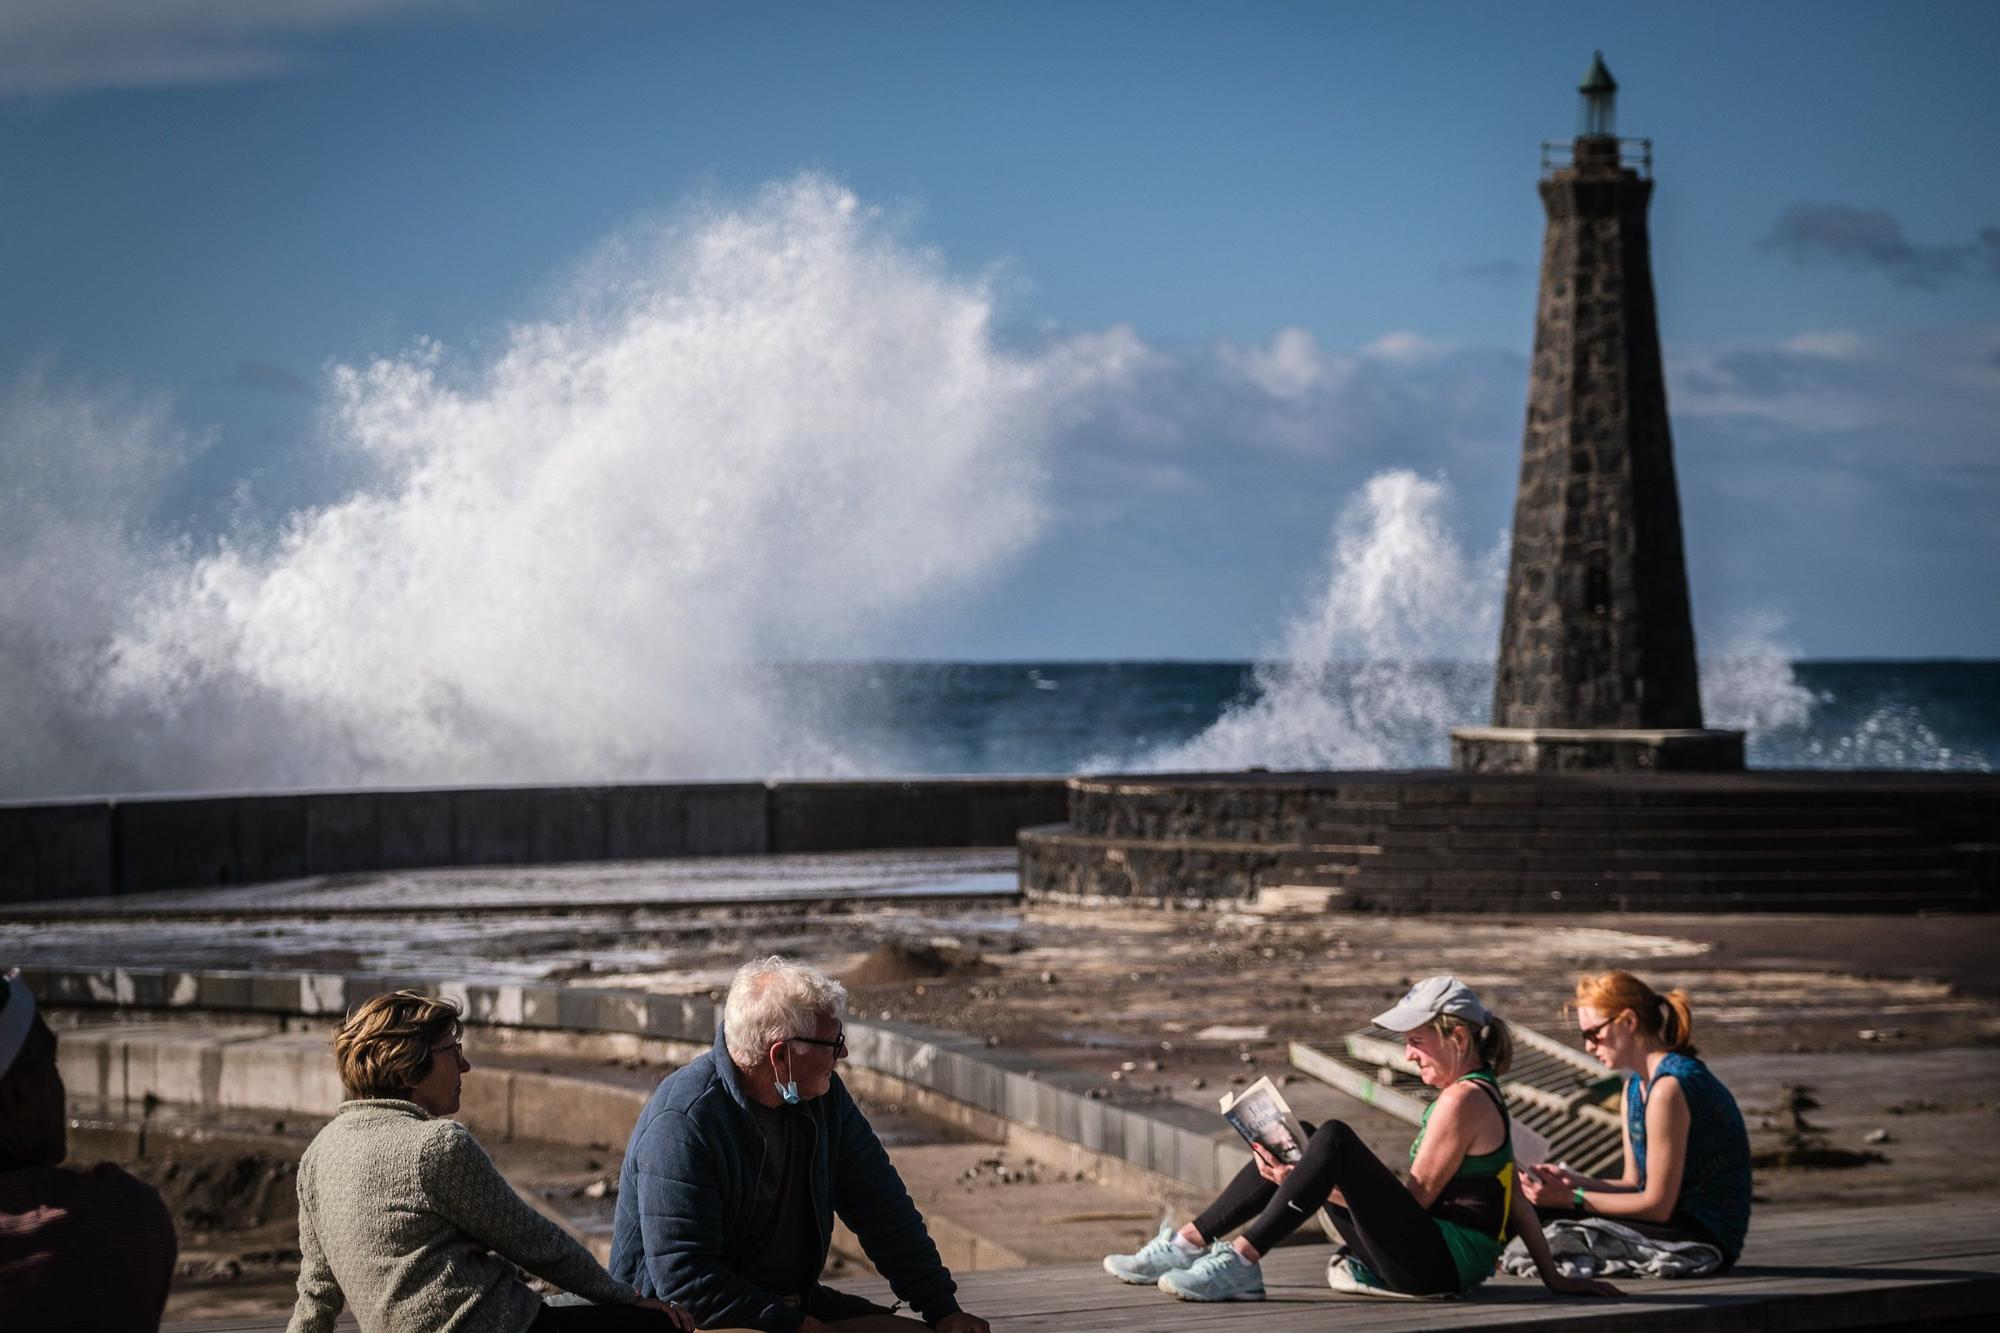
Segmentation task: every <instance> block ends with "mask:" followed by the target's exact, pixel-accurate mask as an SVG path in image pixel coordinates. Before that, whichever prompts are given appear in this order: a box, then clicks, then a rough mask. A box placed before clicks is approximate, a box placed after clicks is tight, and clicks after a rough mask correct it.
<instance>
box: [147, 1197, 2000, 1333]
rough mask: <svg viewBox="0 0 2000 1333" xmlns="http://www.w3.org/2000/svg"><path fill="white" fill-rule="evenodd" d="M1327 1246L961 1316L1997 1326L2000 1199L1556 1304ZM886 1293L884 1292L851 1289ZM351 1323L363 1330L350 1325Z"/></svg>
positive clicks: (967, 1279)
mask: <svg viewBox="0 0 2000 1333" xmlns="http://www.w3.org/2000/svg"><path fill="white" fill-rule="evenodd" d="M1330 1252H1331V1251H1330V1247H1329V1246H1327V1245H1324V1244H1318V1245H1298V1246H1286V1247H1283V1248H1281V1249H1279V1250H1278V1251H1277V1252H1276V1253H1274V1254H1272V1255H1270V1256H1268V1257H1267V1258H1266V1259H1265V1261H1264V1281H1265V1285H1266V1289H1267V1292H1268V1296H1267V1299H1266V1300H1264V1301H1263V1302H1261V1303H1257V1304H1250V1303H1237V1304H1229V1305H1192V1304H1186V1303H1183V1302H1180V1301H1176V1300H1173V1299H1171V1298H1169V1297H1167V1296H1166V1295H1164V1294H1162V1293H1160V1292H1158V1291H1155V1290H1153V1289H1151V1288H1146V1287H1129V1286H1124V1285H1122V1284H1120V1283H1118V1282H1115V1281H1113V1280H1112V1279H1111V1278H1110V1277H1108V1276H1107V1275H1106V1274H1105V1273H1104V1271H1103V1269H1102V1268H1100V1267H1099V1266H1098V1265H1097V1263H1096V1262H1094V1261H1093V1262H1090V1263H1083V1264H1076V1265H1069V1266H1064V1267H1053V1268H1020V1269H1012V1270H1005V1271H997V1272H987V1273H969V1274H966V1275H964V1276H963V1277H962V1278H961V1279H960V1281H959V1288H960V1291H959V1295H960V1299H961V1301H962V1302H963V1303H964V1305H965V1308H966V1309H968V1310H971V1311H973V1312H974V1313H976V1314H979V1315H981V1316H983V1317H984V1318H986V1319H987V1320H989V1321H990V1322H991V1323H992V1325H993V1327H994V1328H995V1329H998V1330H1009V1331H1011V1330H1017V1329H1018V1330H1023V1333H1026V1330H1037V1329H1040V1330H1055V1329H1061V1330H1065V1333H1127V1331H1133V1333H1137V1331H1139V1330H1144V1331H1145V1333H1183V1331H1186V1333H1197V1331H1203V1333H1205V1331H1207V1330H1214V1333H1223V1330H1230V1333H1294V1331H1295V1330H1297V1331H1300V1333H1303V1331H1304V1330H1313V1331H1314V1333H1323V1331H1324V1330H1326V1329H1331V1328H1339V1329H1343V1330H1345V1329H1360V1330H1370V1331H1371V1333H1372V1331H1375V1330H1381V1331H1383V1333H1387V1331H1389V1330H1402V1329H1418V1328H1481V1329H1521V1330H1539V1329H1542V1328H1544V1327H1545V1326H1547V1325H1552V1324H1560V1325H1562V1327H1563V1328H1564V1330H1572V1329H1574V1330H1583V1329H1624V1328H1632V1327H1638V1326H1642V1325H1643V1326H1647V1327H1652V1328H1658V1329H1663V1330H1664V1329H1695V1330H1717V1331H1718V1333H1748V1331H1751V1330H1755V1331H1757V1333H1763V1331H1765V1330H1772V1331H1775V1330H1794V1329H1852V1328H1893V1327H1909V1328H1915V1327H1965V1328H1982V1327H1983V1328H1992V1327H1996V1326H2000V1201H1995V1200H1984V1199H1982V1200H1962V1201H1957V1202H1949V1203H1938V1204H1926V1205H1922V1206H1918V1207H1898V1208H1850V1209H1839V1210H1832V1211H1825V1212H1799V1213H1793V1214H1789V1215H1786V1216H1781V1217H1774V1218H1771V1219H1769V1220H1768V1221H1761V1222H1759V1223H1758V1225H1757V1226H1756V1228H1755V1229H1754V1230H1753V1232H1752V1234H1751V1240H1750V1245H1749V1248H1748V1249H1747V1250H1746V1252H1745V1254H1744V1257H1743V1262H1742V1263H1741V1264H1739V1265H1738V1266H1737V1268H1736V1269H1735V1271H1734V1272H1732V1273H1730V1274H1729V1275H1728V1276H1726V1277H1721V1278H1712V1279H1706V1280H1701V1281H1692V1282H1658V1281H1627V1282H1624V1283H1621V1284H1620V1285H1621V1286H1622V1287H1623V1288H1624V1290H1625V1291H1626V1293H1627V1294H1626V1296H1625V1298H1624V1299H1622V1300H1615V1301H1614V1300H1601V1299H1592V1298H1585V1297H1555V1296H1551V1295H1550V1294H1549V1293H1548V1292H1547V1291H1546V1290H1545V1289H1544V1288H1543V1287H1542V1286H1541V1284H1540V1283H1539V1282H1536V1281H1534V1280H1533V1279H1519V1278H1496V1279H1494V1280H1493V1281H1491V1282H1488V1283H1487V1284H1486V1285H1485V1286H1483V1287H1481V1288H1480V1289H1479V1291H1478V1292H1476V1293H1475V1294H1474V1295H1472V1296H1470V1297H1468V1298H1465V1299H1462V1300H1455V1301H1443V1302H1414V1301H1382V1300H1371V1299H1368V1298H1365V1297H1344V1296H1339V1295H1336V1294H1335V1293H1334V1292H1332V1291H1330V1290H1328V1289H1327V1287H1326V1286H1325V1284H1324V1282H1323V1281H1322V1280H1321V1274H1322V1272H1323V1271H1324V1269H1325V1266H1326V1257H1327V1255H1328V1254H1329V1253H1330ZM850 1285H852V1286H853V1289H855V1290H858V1291H862V1292H864V1293H866V1294H868V1295H871V1296H875V1297H878V1298H880V1299H885V1300H886V1299H887V1295H886V1290H887V1289H886V1286H885V1285H884V1284H882V1283H879V1282H869V1283H864V1284H850ZM341 1326H342V1327H343V1328H352V1327H353V1325H352V1323H351V1322H350V1321H349V1320H348V1319H346V1318H343V1319H342V1321H341ZM165 1327H166V1329H167V1330H169V1331H170V1333H252V1330H255V1331H257V1333H263V1331H264V1330H277V1329H282V1328H283V1327H284V1324H283V1321H282V1320H242V1319H225V1320H215V1321H201V1322H194V1323H174V1324H168V1325H166V1326H165Z"/></svg>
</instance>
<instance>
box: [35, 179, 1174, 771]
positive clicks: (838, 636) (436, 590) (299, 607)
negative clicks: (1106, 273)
mask: <svg viewBox="0 0 2000 1333" xmlns="http://www.w3.org/2000/svg"><path fill="white" fill-rule="evenodd" d="M992 317H993V304H992V299H991V296H990V294H989V291H988V289H987V286H986V285H985V284H984V283H982V282H978V281H967V280H963V279H959V278H954V277H953V276H951V275H949V274H947V273H945V272H944V271H943V270H942V266H941V265H940V263H939V262H938V261H937V260H936V258H935V257H934V256H931V255H929V254H927V253H924V252H921V251H919V250H916V249H914V248H913V247H911V246H910V245H908V244H907V243H906V242H904V241H902V240H901V238H900V237H899V236H898V235H897V234H896V233H895V230H894V228H892V227H890V226H889V225H887V224H886V223H885V222H884V221H883V220H882V218H881V217H879V216H878V215H876V214H875V213H873V212H872V211H870V210H868V209H865V208H863V207H861V206H860V205H859V204H858V203H857V202H856V200H855V198H854V197H853V196H852V195H851V194H849V193H847V192H846V191H844V190H842V189H840V188H838V187H837V186H835V185H833V184H831V183H830V182H828V181H826V180H824V179H821V178H818V177H813V176H807V177H803V178H800V179H798V180H795V181H792V182H790V183H788V184H785V185H782V186H776V187H772V188H770V189H768V190H766V191H765V192H764V193H763V194H762V195H761V196H760V197H759V198H758V199H757V200H756V201H755V202H754V203H753V204H751V205H749V206H747V207H743V208H738V209H723V210H715V211H711V212H708V213H705V214H702V215H700V216H696V217H693V218H691V219H689V220H686V221H684V222H682V223H680V224H677V225H674V226H669V227H663V228H659V229H657V230H654V231H652V232H649V233H646V234H641V235H635V236H630V237H626V238H624V239H622V240H621V241H620V242H619V243H618V244H616V245H613V246H607V247H606V248H605V250H604V252H603V253H602V254H601V255H599V256H598V257H597V258H596V259H595V260H594V261H593V262H592V263H591V264H589V265H587V266H586V267H585V268H584V270H583V271H582V272H581V274H580V275H579V277H578V278H577V280H576V281H575V283H574V284H573V290H572V291H571V292H570V294H569V299H568V301H567V302H566V304H565V308H564V309H563V310H562V311H561V312H560V313H559V314H558V315H557V316H555V317H553V318H550V319H548V320H546V321H543V322H539V323H533V324H527V325H523V326H520V327H517V328H515V329H513V330H512V332H511V337H510V339H509V342H508V345H507V347H506V349H505V351H504V352H503V353H502V354H501V355H499V356H498V357H497V358H496V359H494V360H493V361H492V362H491V363H490V364H486V365H483V366H470V367H467V366H461V365H459V364H457V363H455V362H454V361H453V360H452V359H451V358H450V357H448V356H447V355H446V354H445V352H444V351H443V349H441V348H439V347H436V346H434V345H423V346H419V347H418V348H416V349H415V350H413V351H412V352H411V353H410V354H408V355H404V356H400V357H396V358H390V359H384V360H380V361H377V362H375V363H373V364H370V365H365V366H359V367H352V368H342V369H340V370H338V371H337V372H335V375H334V384H333V388H334V407H333V410H332V414H331V418H330V422H329V435H330V437H331V440H332V442H333V444H334V445H335V446H336V447H339V448H343V449H346V450H349V451H351V452H352V453H353V454H354V455H355V456H356V457H357V458H358V460H359V461H360V462H361V464H362V465H363V467H364V469H365V471H366V474H367V480H366V482H365V483H364V484H362V485H360V486H359V487H358V488H357V489H355V490H354V491H353V492H352V493H351V494H349V495H347V496H346V497H345V498H343V499H341V500H339V501H338V502H336V503H333V504H329V505H327V506H325V507H323V508H319V509H316V510H312V511H310V512H303V513H298V514H295V515H293V516H291V517H290V519H289V520H288V521H287V522H286V523H285V524H284V525H283V527H282V529H281V530H280V531H279V532H277V533H276V534H275V535H267V536H263V537H242V536H239V537H237V538H235V539H233V540H231V541H228V542H225V543H224V544H222V545H221V547H220V548H219V549H215V550H212V551H211V552H209V553H208V554H206V555H203V556H201V557H200V558H194V557H192V556H190V555H188V554H187V553H185V552H183V551H180V550H179V549H178V548H173V547H170V546H169V547H158V546H156V547H155V548H153V549H151V550H149V551H147V552H145V553H144V554H143V558H135V557H134V554H133V550H132V546H131V540H130V537H129V534H127V533H125V532H124V531H123V530H122V529H121V528H120V526H119V521H118V519H117V517H116V516H115V515H113V516H110V517H106V518H104V519H103V520H102V521H101V522H99V523H97V524H96V526H95V527H94V528H93V529H92V530H91V531H90V532H88V533H85V534H82V535H81V537H80V539H79V540H71V539H70V538H69V537H68V536H66V535H65V534H63V533H62V532H60V531H53V530H52V529H51V528H50V526H49V524H43V525H42V527H41V528H38V529H36V530H34V531H30V532H27V533H26V534H25V536H23V535H19V534H15V535H14V536H13V537H10V540H18V541H19V543H20V545H21V546H22V547H23V548H24V549H25V550H26V551H28V552H29V553H31V554H32V553H33V552H36V551H39V552H40V553H41V554H42V555H43V556H45V557H46V558H47V561H48V563H49V564H50V565H51V566H61V565H63V564H64V562H65V561H74V560H77V559H78V557H79V552H82V553H83V555H84V556H85V557H86V558H87V563H86V565H85V566H84V567H83V568H81V569H80V570H79V571H77V572H75V573H73V575H70V576H66V582H65V584H64V586H63V587H62V588H58V589H55V590H52V591H41V590H37V589H36V588H35V587H34V586H33V585H32V583H31V582H29V581H27V580H23V579H10V580H9V581H8V586H9V588H10V589H11V591H10V594H9V595H10V596H12V597H14V598H16V599H17V600H18V601H19V604H10V605H7V606H4V607H0V650H4V652H5V653H6V654H7V656H8V658H9V659H10V660H14V661H17V662H20V663H21V664H22V665H21V668H20V671H19V673H18V674H28V673H32V674H34V675H35V677H36V684H35V685H34V686H33V690H32V693H33V694H34V698H33V699H29V698H27V697H21V698H15V697H8V698H5V699H4V700H0V705H4V712H5V715H6V716H8V717H9V718H10V719H21V720H23V721H22V725H23V726H24V728H25V733H26V734H24V735H23V736H20V737H17V740H18V741H20V743H19V744H16V745H14V746H12V747H10V750H9V752H8V753H7V754H6V755H5V757H4V758H0V792H4V793H10V794H17V795H26V794H43V793H51V792H59V791H66V790H68V791H74V790H79V789H81V788H85V787H98V788H103V787H113V788H117V789H124V790H132V789H144V788H149V787H160V786H174V787H183V788H185V787H235V788H241V787H261V786H273V785H285V784H298V785H313V786H319V785H339V784H349V783H381V782H389V783H433V782H458V781H479V782H493V781H530V780H549V781H561V780H605V779H613V778H642V777H651V776H673V777H705V776H724V775H752V774H756V775H762V774H773V773H777V774H782V773H787V772H816V773H827V772H840V771H843V770H847V769H851V768H852V767H853V766H854V761H853V759H852V758H851V757H850V756H846V755H844V754H843V753H842V752H841V750H840V748H839V745H838V743H837V742H836V741H835V740H833V739H832V738H829V737H827V736H825V735H820V734H816V732H815V728H814V724H813V719H812V718H811V717H810V716H804V715H802V714H801V710H800V709H798V708H797V707H795V706H794V705H793V702H792V701H790V700H788V699H786V698H783V697H774V696H773V692H772V691H771V690H770V689H768V688H767V685H766V682H765V681H764V680H762V679H761V678H760V676H759V674H758V672H757V670H756V669H755V668H754V667H752V666H751V665H750V664H753V663H759V662H770V661H779V660H787V659H798V658H812V657H821V656H839V655H843V654H853V653H858V652H862V651H865V649H866V646H867V644H868V643H869V641H870V636H871V635H872V634H874V633H877V632H879V631H880V630H881V629H882V628H883V627H884V626H885V625H887V624H890V623H892V622H894V621H895V620H896V619H897V618H898V617H901V616H906V615H908V614H911V613H912V612H914V611H915V610H917V609H919V608H921V607H924V606H926V605H928V604H931V603H932V602H934V601H935V600H937V599H942V598H948V597H951V596H953V595H956V594H962V593H963V591H964V590H965V589H967V588H968V587H969V586H971V585H973V584H974V583H975V582H976V581H977V580H979V579H981V578H984V577H987V576H989V575H990V574H991V573H993V572H994V571H995V570H996V569H997V568H999V567H1001V566H1003V565H1004V563H1005V562H1006V560H1007V559H1008V558H1009V557H1010V556H1012V555H1013V554H1014V553H1016V552H1017V551H1018V550H1020V549H1021V548H1022V547H1023V546H1024V545H1025V544H1026V543H1028V542H1030V541H1032V540H1033V539H1034V537H1035V536H1036V534H1037V533H1038V532H1039V531H1040V529H1041V527H1042V525H1043V522H1044V518H1045V512H1046V506H1045V503H1044V499H1043V494H1042V488H1043V460H1044V454H1045V451H1046V449H1047V447H1048V444H1049V441H1050V439H1051V438H1052V437H1053V435H1054V434H1055V433H1056V431H1057V430H1058V429H1059V428H1060V427H1061V425H1062V424H1063V423H1064V422H1065V420H1066V419H1067V418H1068V414H1070V413H1071V412H1072V411H1074V410H1076V408H1077V404H1078V403H1079V402H1080V401H1081V400H1082V398H1084V397H1085V396H1086V395H1087V394H1088V393H1089V392H1090V391H1091V390H1092V389H1093V388H1094V387H1096V386H1099V385H1101V384H1104V383H1106V382H1109V381H1112V380H1115V379H1117V378H1118V376H1120V375H1121V374H1123V373H1124V372H1125V370H1126V369H1127V368H1128V367H1129V364H1130V362H1131V360H1132V358H1133V357H1134V356H1135V355H1136V353H1135V351H1134V348H1135V346H1136V339H1133V338H1131V337H1130V336H1129V335H1127V334H1121V333H1119V332H1116V331H1114V332H1112V333H1108V334H1101V335H1095V336H1091V337H1084V338H1077V339H1072V340H1068V341H1064V342H1059V343H1056V344H1054V345H1052V346H1049V347H1047V348H1044V349H1042V350H1040V351H1038V352H1035V353H1032V354H1009V353H1004V352H1002V351H1000V350H998V349H997V348H996V347H995V345H994V341H993V338H992ZM17 415H18V414H17ZM72 415H74V414H72ZM77 425H78V423H77V422H75V421H71V422H69V423H68V426H66V427H64V429H66V430H69V438H68V439H66V440H63V441H61V442H60V443H61V446H62V447H66V448H70V449H80V450H89V449H92V448H97V449H100V450H108V447H107V445H106V442H105V440H104V439H102V438H98V439H92V438H90V432H88V431H85V430H77V429H71V428H73V427H76V426H77ZM147 429H148V423H147V422H146V421H144V420H137V419H135V420H133V421H131V422H129V423H126V425H125V426H124V427H122V428H120V429H117V430H113V431H110V432H109V434H110V435H112V436H114V437H116V440H118V441H127V440H133V439H140V440H143V439H144V438H145V437H146V431H147ZM15 433H16V434H18V432H15ZM56 433H60V432H55V428H54V427H50V428H47V429H44V430H42V432H41V435H40V436H39V437H37V438H38V439H40V440H41V443H40V444H39V445H37V444H36V443H35V441H30V442H29V445H26V446H23V445H20V444H19V443H18V442H17V441H16V442H10V443H9V444H8V445H7V446H6V448H7V450H8V453H9V454H10V455H13V454H20V455H23V456H25V455H29V454H36V455H37V456H42V457H53V456H55V455H57V454H59V453H60V452H61V450H60V448H58V447H56V446H55V444H53V443H51V441H52V440H53V439H54V435H55V434H56ZM97 434H98V435H99V436H103V435H105V434H106V432H104V431H99V432H97ZM31 446H32V447H31ZM134 451H136V452H138V453H141V454H144V453H145V452H146V451H145V450H144V449H143V448H139V447H138V446H136V445H135V446H132V447H131V448H127V449H125V451H124V452H126V453H132V452H134ZM117 452H118V451H116V450H108V452H107V456H109V455H113V454H117ZM127 471H128V472H133V473H143V471H144V468H142V467H131V468H128V469H127ZM92 552H95V554H91V553H92ZM15 554H16V558H17V560H18V559H20V558H21V556H20V554H19V553H15ZM96 565H103V566H105V568H104V569H103V571H102V577H101V578H100V577H98V576H97V574H95V573H93V569H94V568H95V566H96ZM18 567H19V566H18V565H17V568H18ZM79 585H88V586H89V587H91V588H94V589H96V590H97V591H96V593H95V594H94V595H93V596H92V597H89V598H84V599H82V602H81V604H80V609H79V611H78V612H77V614H75V615H68V613H67V612H66V611H65V610H64V609H63V608H64V607H65V605H66V604H68V603H69V602H71V601H75V600H76V587H77V586H79ZM66 616H67V619H65V617H66ZM72 622H74V623H72ZM52 638H53V639H54V640H55V642H54V643H51V642H50V640H51V639H52ZM51 673H53V674H51ZM9 674H10V676H13V675H16V674H17V673H16V672H10V673H9ZM14 693H16V694H26V693H28V691H27V690H25V689H18V688H17V689H16V690H15V691H14ZM79 741H81V742H82V743H81V744H80V745H79V743H78V742H79Z"/></svg>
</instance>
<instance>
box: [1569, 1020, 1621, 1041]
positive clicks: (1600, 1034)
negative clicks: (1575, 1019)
mask: <svg viewBox="0 0 2000 1333" xmlns="http://www.w3.org/2000/svg"><path fill="white" fill-rule="evenodd" d="M1617 1021H1618V1017H1617V1015H1615V1014H1614V1015H1613V1016H1612V1017H1610V1018H1607V1019H1605V1020H1604V1021H1603V1022H1602V1023H1599V1024H1598V1025H1597V1026H1596V1027H1594V1028H1579V1029H1577V1035H1578V1036H1580V1037H1582V1038H1583V1044H1584V1045H1585V1046H1595V1045H1597V1044H1598V1043H1599V1042H1601V1041H1603V1040H1604V1029H1606V1028H1608V1027H1610V1026H1611V1025H1612V1024H1613V1023H1616V1022H1617Z"/></svg>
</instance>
